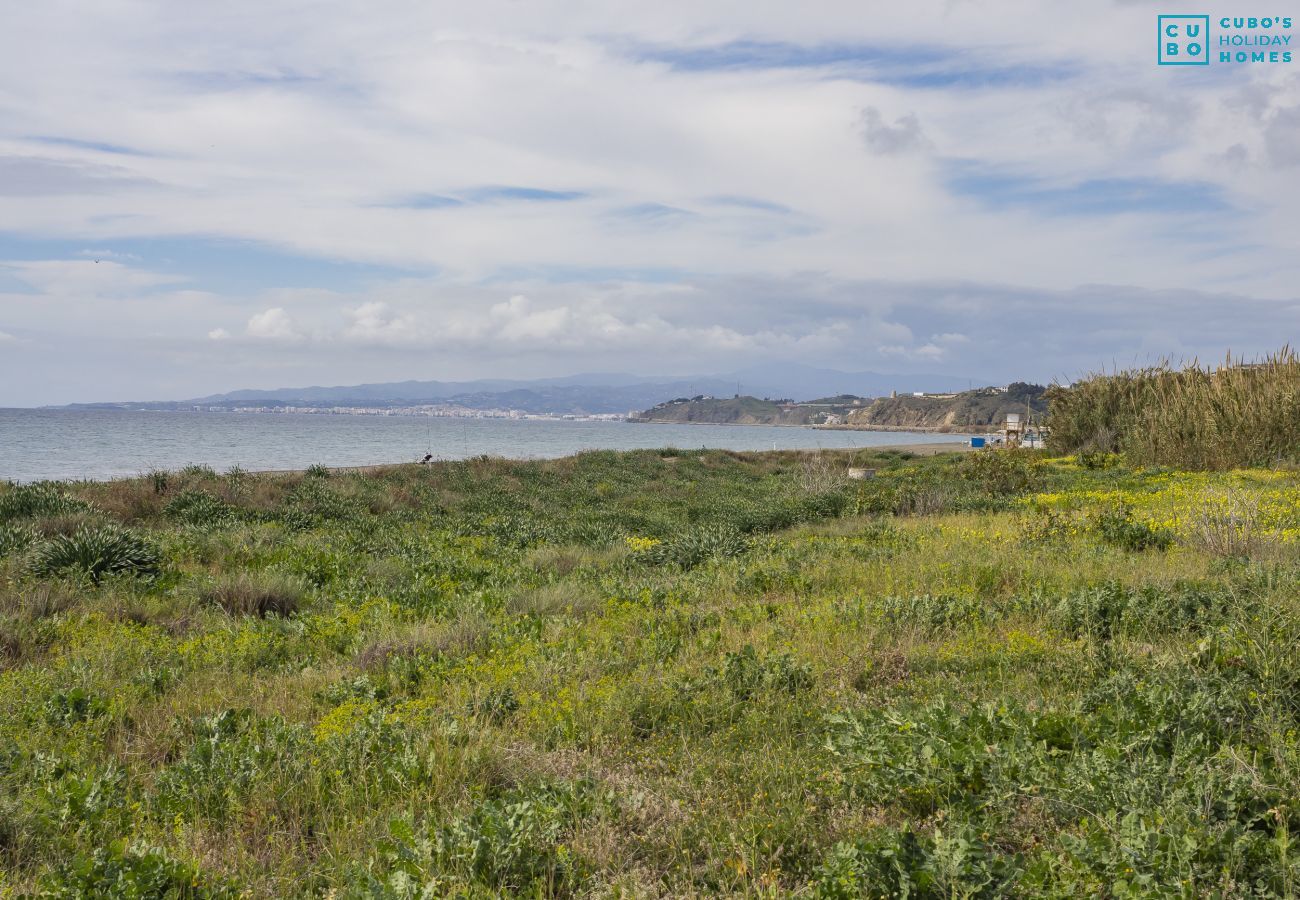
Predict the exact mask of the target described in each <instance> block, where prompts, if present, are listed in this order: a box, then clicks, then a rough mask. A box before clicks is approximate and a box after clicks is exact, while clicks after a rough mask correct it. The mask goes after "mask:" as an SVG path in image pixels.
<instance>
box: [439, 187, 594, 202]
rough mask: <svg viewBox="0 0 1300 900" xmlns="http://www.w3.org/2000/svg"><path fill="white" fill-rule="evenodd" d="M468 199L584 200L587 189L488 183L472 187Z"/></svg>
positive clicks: (466, 196) (496, 200) (472, 200)
mask: <svg viewBox="0 0 1300 900" xmlns="http://www.w3.org/2000/svg"><path fill="white" fill-rule="evenodd" d="M464 196H465V198H466V199H467V200H469V201H471V202H473V203H495V202H500V201H503V200H504V201H509V200H520V201H523V202H525V203H568V202H571V201H573V200H582V199H584V198H585V197H586V196H587V193H586V192H585V191H548V190H543V189H542V188H533V187H516V186H513V185H488V186H485V187H478V188H471V189H470V190H468V191H465V192H464Z"/></svg>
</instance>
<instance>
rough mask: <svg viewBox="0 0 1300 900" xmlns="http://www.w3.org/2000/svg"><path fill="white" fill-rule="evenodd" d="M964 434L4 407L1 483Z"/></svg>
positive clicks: (942, 438) (801, 445) (862, 442)
mask: <svg viewBox="0 0 1300 900" xmlns="http://www.w3.org/2000/svg"><path fill="white" fill-rule="evenodd" d="M964 440H965V438H963V437H962V436H961V435H947V434H927V433H921V432H910V431H832V430H824V429H814V428H802V427H791V426H772V425H675V424H663V425H659V424H647V423H640V422H620V421H607V420H597V421H590V420H576V421H575V420H565V419H474V418H441V417H417V416H380V415H342V414H338V415H322V414H313V413H234V412H172V411H167V412H155V411H137V410H112V409H90V410H83V409H76V410H72V409H0V481H15V482H31V481H43V480H103V479H109V478H120V477H124V476H133V475H140V474H143V473H145V472H149V471H151V470H155V469H179V468H182V467H184V466H187V465H204V466H209V467H211V468H213V469H215V470H216V471H218V472H223V471H226V470H228V469H230V468H233V467H239V468H241V469H245V470H247V471H250V472H256V471H269V470H279V469H303V468H306V467H307V466H310V465H314V464H320V465H324V466H369V465H380V464H384V463H401V462H414V461H417V460H419V459H421V458H422V457H424V455H425V454H432V455H433V457H434V458H435V459H465V458H467V457H471V456H479V455H482V454H487V455H490V456H504V457H510V458H514V459H542V458H553V457H559V456H568V455H570V454H573V453H578V452H580V451H583V450H634V449H646V448H660V447H676V448H678V449H682V450H692V449H699V448H705V447H707V448H710V449H726V450H772V449H781V450H793V449H801V450H807V449H817V448H825V449H832V448H848V447H884V446H889V445H891V444H914V443H938V442H949V441H951V442H953V443H961V442H963V441H964Z"/></svg>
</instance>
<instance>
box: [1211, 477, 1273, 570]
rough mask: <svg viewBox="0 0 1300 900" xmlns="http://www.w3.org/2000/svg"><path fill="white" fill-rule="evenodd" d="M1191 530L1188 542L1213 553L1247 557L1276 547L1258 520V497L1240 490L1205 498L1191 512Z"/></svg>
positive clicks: (1270, 535) (1263, 553) (1253, 556)
mask: <svg viewBox="0 0 1300 900" xmlns="http://www.w3.org/2000/svg"><path fill="white" fill-rule="evenodd" d="M1191 533H1192V537H1191V543H1192V544H1193V545H1194V546H1196V547H1197V548H1199V549H1201V550H1204V551H1205V552H1206V553H1209V554H1211V555H1213V556H1220V557H1237V558H1241V559H1251V558H1255V557H1259V556H1262V555H1265V554H1267V553H1270V552H1271V551H1272V550H1274V549H1275V548H1276V546H1277V540H1276V536H1275V535H1274V534H1272V533H1270V532H1269V530H1268V529H1266V528H1264V527H1263V523H1262V522H1261V519H1260V512H1259V498H1258V497H1255V496H1253V495H1251V494H1246V493H1242V492H1241V491H1231V492H1224V493H1221V494H1216V495H1214V496H1213V497H1211V498H1210V499H1208V500H1207V502H1206V503H1204V504H1203V505H1202V506H1201V507H1200V508H1199V509H1197V510H1196V511H1195V512H1194V513H1193V515H1192V524H1191Z"/></svg>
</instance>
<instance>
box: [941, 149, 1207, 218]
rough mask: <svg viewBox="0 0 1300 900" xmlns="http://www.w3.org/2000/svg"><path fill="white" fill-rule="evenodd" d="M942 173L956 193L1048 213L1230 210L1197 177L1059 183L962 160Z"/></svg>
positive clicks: (987, 202)
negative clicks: (1173, 179) (1176, 179)
mask: <svg viewBox="0 0 1300 900" xmlns="http://www.w3.org/2000/svg"><path fill="white" fill-rule="evenodd" d="M949 169H950V171H949V173H948V175H947V177H946V178H945V179H944V181H945V184H946V185H947V187H948V189H949V190H950V191H952V192H953V193H954V194H957V195H958V196H962V197H969V198H972V199H974V200H978V201H980V202H981V203H983V204H985V205H986V206H989V207H992V208H994V209H1012V208H1021V209H1028V210H1031V211H1033V212H1037V213H1041V214H1043V215H1047V216H1106V215H1120V214H1124V213H1148V214H1158V215H1180V214H1192V213H1217V212H1225V211H1228V210H1231V209H1232V207H1231V205H1230V204H1229V203H1228V202H1227V201H1226V200H1225V199H1224V198H1223V193H1222V190H1221V189H1220V188H1219V187H1218V186H1217V185H1213V184H1209V183H1207V182H1201V181H1170V180H1166V179H1161V178H1091V179H1084V180H1081V181H1076V182H1071V183H1060V182H1055V181H1049V180H1047V179H1043V178H1038V177H1036V176H1032V175H1021V174H1015V173H1010V172H1007V171H1005V170H1002V169H996V168H991V167H986V166H981V165H979V164H976V163H970V162H966V161H955V162H951V163H949Z"/></svg>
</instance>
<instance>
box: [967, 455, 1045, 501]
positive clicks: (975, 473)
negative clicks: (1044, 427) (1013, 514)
mask: <svg viewBox="0 0 1300 900" xmlns="http://www.w3.org/2000/svg"><path fill="white" fill-rule="evenodd" d="M1036 469H1037V467H1036V465H1035V463H1034V459H1033V457H1032V455H1031V452H1030V451H1028V450H1022V449H1018V448H1005V449H993V448H991V447H986V448H985V449H983V450H977V451H976V452H974V453H968V454H966V455H965V456H964V457H962V460H961V463H960V464H959V465H958V472H959V473H960V474H961V477H962V478H964V479H966V480H967V481H971V482H974V483H975V484H977V485H979V486H980V488H981V489H983V490H985V491H987V492H988V493H990V494H997V495H1007V494H1023V493H1025V492H1026V491H1028V490H1030V489H1031V488H1033V486H1034V484H1035V482H1036V481H1037V471H1036Z"/></svg>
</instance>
